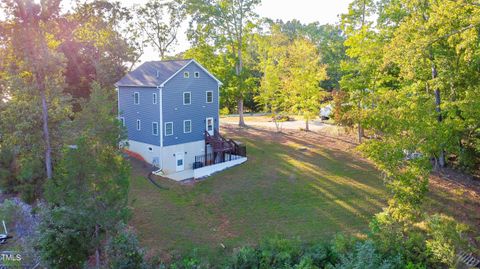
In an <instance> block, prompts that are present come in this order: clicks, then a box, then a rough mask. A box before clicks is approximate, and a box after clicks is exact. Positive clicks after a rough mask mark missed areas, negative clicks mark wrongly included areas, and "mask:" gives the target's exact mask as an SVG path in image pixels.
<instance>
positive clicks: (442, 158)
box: [431, 57, 446, 167]
mask: <svg viewBox="0 0 480 269" xmlns="http://www.w3.org/2000/svg"><path fill="white" fill-rule="evenodd" d="M431 60H432V79H435V78H437V76H438V73H437V68H436V66H435V63H434V62H433V57H432V59H431ZM434 93H435V106H436V108H435V110H436V111H437V114H438V117H437V120H438V122H442V121H443V117H442V109H441V108H440V105H441V104H442V99H441V96H440V90H439V89H438V88H436V89H435V91H434ZM445 164H446V161H445V150H444V149H443V148H441V149H440V154H439V155H438V165H439V166H440V167H445Z"/></svg>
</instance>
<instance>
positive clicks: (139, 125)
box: [137, 120, 142, 131]
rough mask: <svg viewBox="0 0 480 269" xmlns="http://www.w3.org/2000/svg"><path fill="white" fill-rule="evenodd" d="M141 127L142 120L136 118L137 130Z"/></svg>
mask: <svg viewBox="0 0 480 269" xmlns="http://www.w3.org/2000/svg"><path fill="white" fill-rule="evenodd" d="M141 129H142V122H141V121H140V120H137V131H140V130H141Z"/></svg>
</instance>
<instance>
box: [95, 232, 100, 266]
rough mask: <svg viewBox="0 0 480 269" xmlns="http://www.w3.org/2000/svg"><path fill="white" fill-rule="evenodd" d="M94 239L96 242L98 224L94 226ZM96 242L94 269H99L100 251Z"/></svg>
mask: <svg viewBox="0 0 480 269" xmlns="http://www.w3.org/2000/svg"><path fill="white" fill-rule="evenodd" d="M95 239H96V240H97V241H98V224H95ZM99 244H100V243H99V242H97V247H96V248H95V268H97V269H100V250H99V248H98V245H99Z"/></svg>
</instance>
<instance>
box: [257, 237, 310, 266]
mask: <svg viewBox="0 0 480 269" xmlns="http://www.w3.org/2000/svg"><path fill="white" fill-rule="evenodd" d="M301 256H302V248H301V246H300V241H299V240H287V239H281V238H273V239H268V240H266V241H264V242H263V243H262V244H261V245H260V266H261V267H262V268H284V267H285V266H287V265H295V264H297V263H298V262H299V260H300V258H301Z"/></svg>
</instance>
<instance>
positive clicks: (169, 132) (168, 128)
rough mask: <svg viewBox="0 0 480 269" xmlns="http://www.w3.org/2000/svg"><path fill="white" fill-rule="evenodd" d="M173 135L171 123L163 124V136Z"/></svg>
mask: <svg viewBox="0 0 480 269" xmlns="http://www.w3.org/2000/svg"><path fill="white" fill-rule="evenodd" d="M169 135H173V122H165V136H169Z"/></svg>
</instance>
